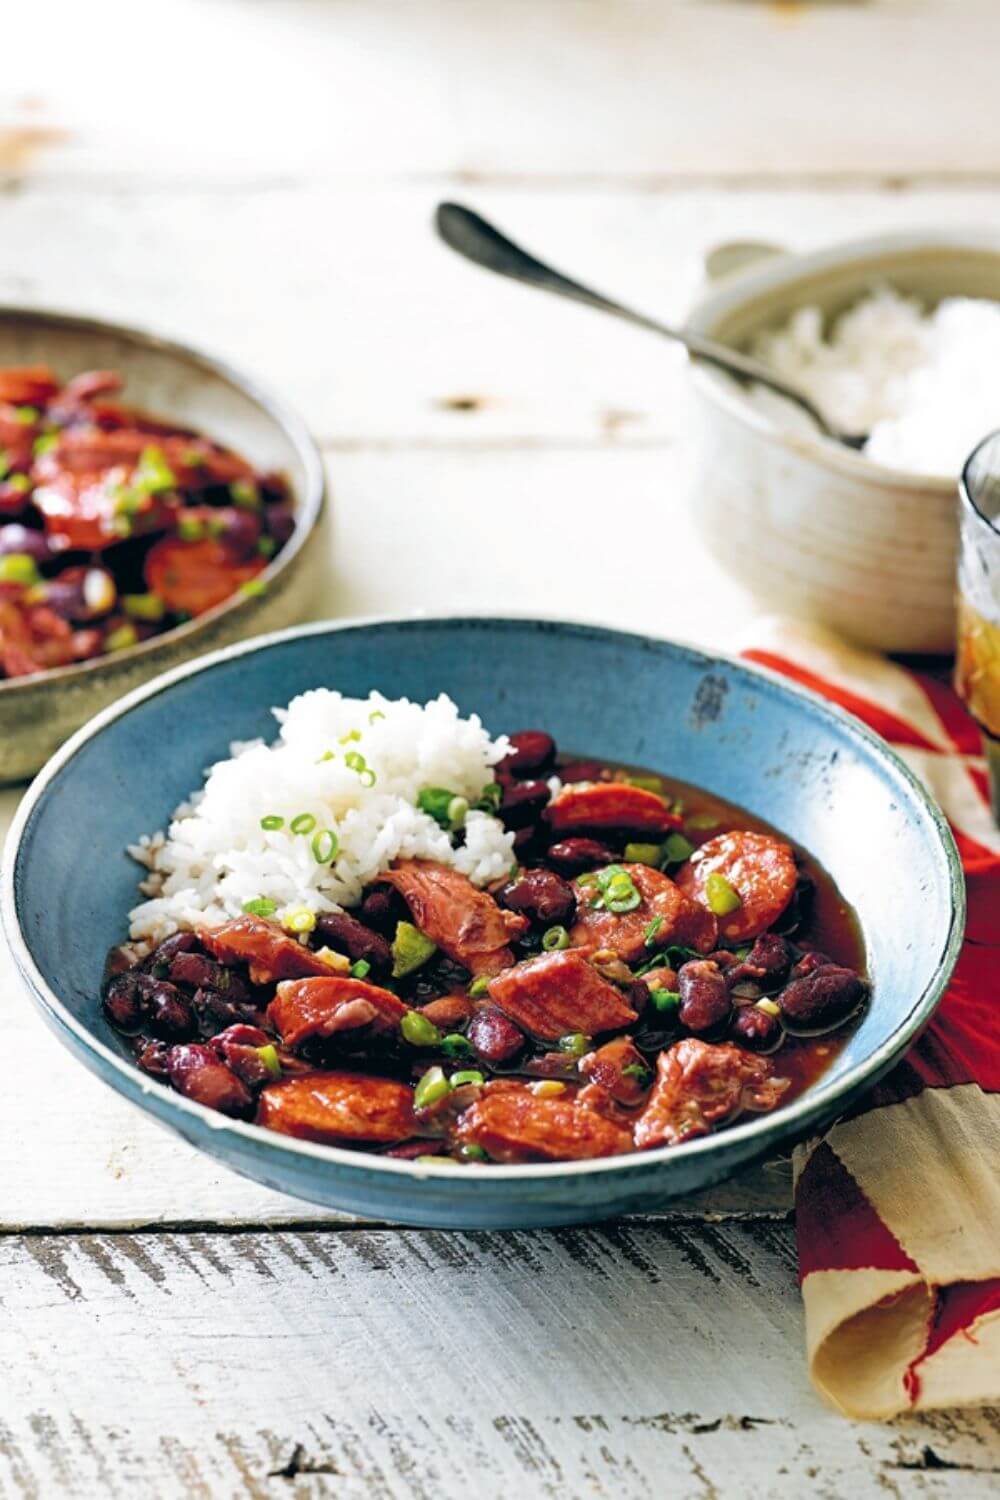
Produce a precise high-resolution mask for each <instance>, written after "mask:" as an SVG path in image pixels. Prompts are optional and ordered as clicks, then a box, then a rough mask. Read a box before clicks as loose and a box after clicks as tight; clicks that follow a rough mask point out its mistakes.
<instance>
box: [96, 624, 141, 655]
mask: <svg viewBox="0 0 1000 1500" xmlns="http://www.w3.org/2000/svg"><path fill="white" fill-rule="evenodd" d="M138 639H139V636H138V634H137V632H136V628H135V626H134V625H119V626H117V627H116V628H115V629H114V630H109V631H108V633H107V635H106V636H105V637H104V649H105V651H127V650H128V648H129V646H134V645H135V643H136V641H137V640H138Z"/></svg>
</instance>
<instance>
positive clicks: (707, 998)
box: [677, 958, 733, 1036]
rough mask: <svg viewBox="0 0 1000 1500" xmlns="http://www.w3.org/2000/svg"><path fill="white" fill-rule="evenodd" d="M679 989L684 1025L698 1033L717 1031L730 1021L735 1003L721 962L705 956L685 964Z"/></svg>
mask: <svg viewBox="0 0 1000 1500" xmlns="http://www.w3.org/2000/svg"><path fill="white" fill-rule="evenodd" d="M677 989H678V991H679V993H680V997H681V1003H680V1009H679V1011H678V1015H679V1018H680V1022H681V1025H682V1026H686V1027H687V1029H688V1031H693V1032H694V1033H695V1035H696V1036H702V1035H705V1034H706V1033H708V1032H712V1031H717V1030H718V1029H719V1028H720V1027H721V1026H723V1025H724V1024H725V1023H726V1021H728V1020H729V1016H730V1013H731V1011H732V1008H733V1002H732V1000H731V998H730V995H729V990H728V989H727V988H726V980H725V977H724V975H723V973H722V970H721V969H720V968H719V966H718V964H714V963H712V962H711V961H710V960H708V959H704V958H698V959H692V960H691V962H690V963H686V964H682V965H681V967H680V969H678V971H677Z"/></svg>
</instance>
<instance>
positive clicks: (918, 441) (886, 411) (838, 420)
mask: <svg viewBox="0 0 1000 1500" xmlns="http://www.w3.org/2000/svg"><path fill="white" fill-rule="evenodd" d="M752 352H753V353H754V354H755V355H756V356H757V357H758V359H761V360H763V361H764V363H765V364H769V365H771V366H772V367H773V368H774V369H775V370H776V371H777V372H778V373H779V374H780V375H782V376H784V377H785V379H787V380H788V381H789V382H790V383H792V384H794V385H796V386H799V387H800V388H801V389H802V390H803V391H804V392H805V393H806V395H808V396H811V397H812V398H813V400H814V401H815V402H816V404H817V405H818V406H819V408H820V410H821V411H822V412H823V413H824V415H825V416H827V417H828V418H829V419H830V420H831V421H832V422H833V424H834V425H835V426H836V427H838V428H839V429H840V430H841V431H842V432H867V433H869V434H870V436H869V439H868V442H867V443H866V445H865V448H864V452H865V454H866V455H867V456H868V457H869V458H871V459H874V460H876V461H877V462H878V463H882V464H885V465H887V466H888V467H889V468H895V469H907V470H909V471H911V472H914V473H921V474H934V475H940V476H947V477H949V478H952V477H954V476H956V475H957V474H958V473H959V472H960V470H961V468H962V465H963V463H964V462H965V459H966V458H967V457H968V456H969V454H970V453H971V451H972V449H973V448H974V447H975V446H976V444H977V443H978V442H979V440H980V439H981V438H982V437H984V436H985V435H986V434H987V433H988V432H991V431H992V430H993V429H994V428H996V427H998V426H1000V392H998V391H997V387H996V381H995V372H996V369H997V366H998V364H1000V304H998V303H996V302H988V301H984V300H981V299H977V298H972V297H948V298H946V299H945V300H944V301H943V302H941V303H939V305H938V306H937V307H936V308H934V309H933V310H932V311H930V312H928V311H927V310H926V309H925V308H924V307H922V306H921V304H920V303H919V302H918V301H916V300H915V299H914V298H912V297H904V296H902V295H901V294H900V293H899V292H897V291H895V290H893V288H891V287H882V288H881V289H879V290H877V291H874V292H872V293H871V294H870V295H869V296H866V297H863V298H862V299H861V300H860V301H859V302H857V303H856V304H855V305H854V306H853V307H852V308H850V309H849V310H848V311H847V312H845V313H844V314H843V315H842V316H841V317H839V318H837V319H836V321H835V322H834V323H833V325H832V327H830V328H829V329H825V328H824V319H823V314H822V312H821V311H820V309H819V308H818V307H812V306H807V307H800V308H798V309H797V310H796V311H795V312H794V313H793V315H792V317H791V318H790V319H789V320H788V322H787V323H785V324H783V325H782V326H781V327H779V328H775V329H772V330H769V331H767V332H765V333H761V334H759V335H758V337H757V338H756V340H755V341H754V345H753V350H752ZM752 399H753V402H754V405H756V406H758V407H760V408H761V409H762V410H765V411H767V412H768V413H769V414H770V415H771V416H772V417H773V418H775V420H778V421H780V422H781V423H782V425H784V426H795V427H800V426H802V427H805V428H808V427H809V426H810V425H811V424H810V423H809V419H808V417H806V416H805V414H804V413H803V412H801V411H800V410H799V408H797V407H795V406H793V405H792V404H791V403H790V402H787V401H785V400H784V399H783V398H782V397H780V396H777V395H775V394H774V393H773V392H769V391H765V390H764V389H762V388H761V387H756V388H755V389H754V390H753V393H752Z"/></svg>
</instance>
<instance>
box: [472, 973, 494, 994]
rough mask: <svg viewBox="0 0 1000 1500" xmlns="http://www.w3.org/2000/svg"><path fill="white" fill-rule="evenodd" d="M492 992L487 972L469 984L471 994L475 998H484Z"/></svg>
mask: <svg viewBox="0 0 1000 1500" xmlns="http://www.w3.org/2000/svg"><path fill="white" fill-rule="evenodd" d="M489 992H490V981H489V979H488V978H487V976H486V975H485V974H480V975H479V977H478V978H476V979H474V980H473V981H472V983H471V984H470V985H469V995H470V996H471V998H472V999H473V1000H482V999H483V998H484V996H486V995H488V994H489Z"/></svg>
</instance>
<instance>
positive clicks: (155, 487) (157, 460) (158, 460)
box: [132, 446, 177, 495]
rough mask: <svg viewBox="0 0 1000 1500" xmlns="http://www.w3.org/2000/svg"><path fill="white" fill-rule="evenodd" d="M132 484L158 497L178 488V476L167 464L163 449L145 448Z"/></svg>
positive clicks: (133, 475) (134, 471)
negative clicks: (164, 492) (165, 491)
mask: <svg viewBox="0 0 1000 1500" xmlns="http://www.w3.org/2000/svg"><path fill="white" fill-rule="evenodd" d="M132 483H133V484H134V485H135V486H136V487H137V488H138V489H141V490H145V492H146V494H147V495H158V494H162V492H163V491H164V490H172V489H174V488H176V485H177V475H176V474H175V473H174V471H173V469H172V468H171V467H170V465H169V464H168V463H167V459H166V455H165V454H164V452H163V449H162V448H157V447H155V446H151V447H149V448H143V450H142V453H141V454H140V455H139V462H138V463H137V464H136V466H135V469H134V470H133V473H132Z"/></svg>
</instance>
